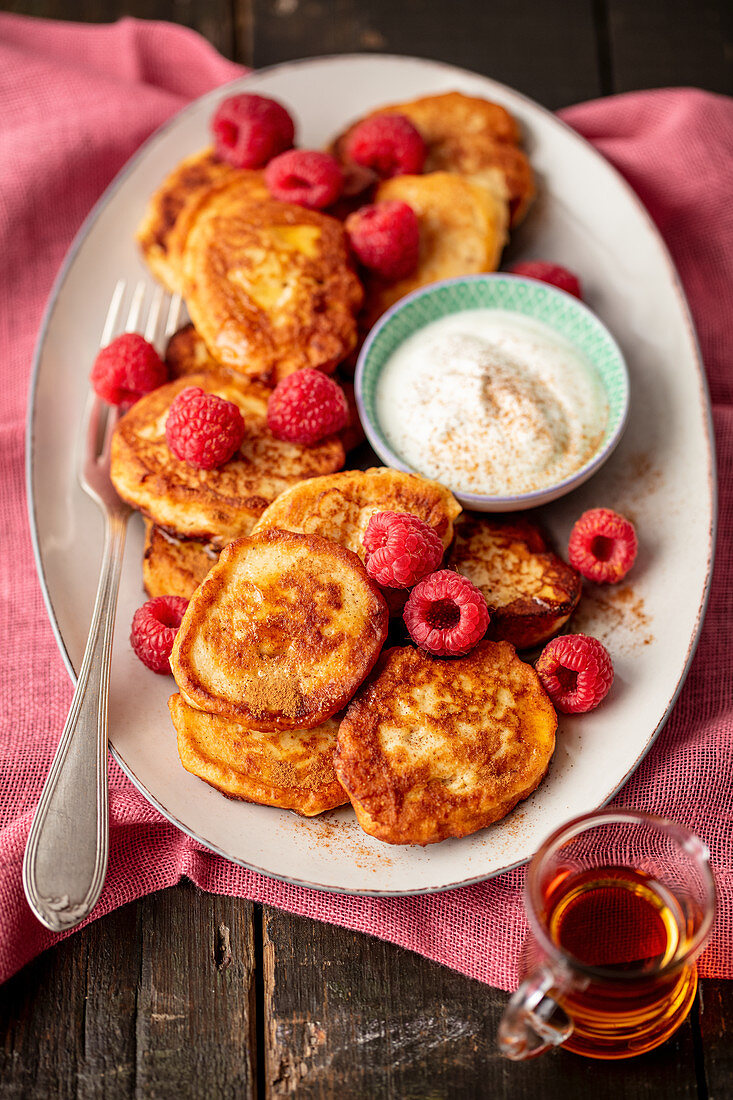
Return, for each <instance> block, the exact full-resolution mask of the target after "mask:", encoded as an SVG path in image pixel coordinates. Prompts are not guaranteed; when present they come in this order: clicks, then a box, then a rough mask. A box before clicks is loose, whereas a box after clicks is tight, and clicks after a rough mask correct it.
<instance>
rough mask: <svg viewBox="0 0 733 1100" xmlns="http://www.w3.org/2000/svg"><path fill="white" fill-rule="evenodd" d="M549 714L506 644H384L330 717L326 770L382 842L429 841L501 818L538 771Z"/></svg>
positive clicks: (548, 749)
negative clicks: (458, 647)
mask: <svg viewBox="0 0 733 1100" xmlns="http://www.w3.org/2000/svg"><path fill="white" fill-rule="evenodd" d="M556 726H557V717H556V715H555V711H554V709H553V707H552V704H551V703H550V700H549V699H548V697H547V695H546V694H545V691H544V689H543V688H542V685H541V684H540V681H539V677H538V676H537V674H536V672H535V671H534V669H533V668H532V667H531V666H530V665H527V664H524V662H523V661H520V660H519V658H518V657H517V655H516V653H515V652H514V648H513V647H512V646H510V645H508V644H507V643H506V642H490V641H482V642H479V644H478V645H477V646H476V648H475V649H473V650H472V651H471V652H470V653H469V654H468V655H467V656H465V657H459V658H455V659H452V660H446V659H445V658H439V657H431V656H429V655H428V654H427V653H423V652H422V651H421V650H419V649H390V650H388V651H387V652H385V653H384V654H383V656H382V658H381V660H380V661H379V663H378V664H377V667H376V668H375V670H374V673H373V675H372V676H371V677H370V679H369V680H368V681H367V683H366V684H364V686H363V687H362V688H361V690H360V691H359V692H358V693H357V695H356V697H355V699H354V700H353V702H352V703H351V705H350V706H349V708H348V710H347V712H346V715H345V717H344V719H343V721H342V722H341V725H340V727H339V733H338V745H337V749H336V775H337V776H338V778H339V780H340V781H341V783H342V785H343V786H344V787H345V789H346V792H347V794H348V796H349V798H350V799H351V802H352V804H353V806H354V809H355V811H356V816H357V817H358V819H359V824H360V825H361V827H362V828H363V829H364V830H365V832H367V833H369V834H370V835H371V836H374V837H376V838H377V839H378V840H383V841H386V842H387V843H388V844H434V843H435V842H436V841H439V840H445V839H446V838H447V837H451V836H456V837H459V836H467V835H468V834H469V833H474V832H476V831H477V830H478V829H483V828H484V827H485V826H486V825H490V824H491V823H492V822H494V821H498V820H499V819H500V818H502V817H505V816H506V815H507V814H508V813H509V812H510V810H512V809H513V808H514V806H516V804H517V802H519V801H521V800H522V799H523V798H527V796H528V795H529V794H531V793H532V791H533V790H534V789H535V787H536V786H537V785H538V784H539V783H540V781H541V780H542V778H543V776H544V775H545V773H546V771H547V768H548V765H549V763H550V759H551V757H552V753H553V751H554V748H555V729H556Z"/></svg>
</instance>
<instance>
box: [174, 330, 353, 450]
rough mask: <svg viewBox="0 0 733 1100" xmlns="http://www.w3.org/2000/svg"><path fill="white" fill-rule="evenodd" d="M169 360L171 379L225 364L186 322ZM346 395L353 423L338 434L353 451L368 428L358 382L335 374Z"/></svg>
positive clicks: (345, 447) (175, 339)
mask: <svg viewBox="0 0 733 1100" xmlns="http://www.w3.org/2000/svg"><path fill="white" fill-rule="evenodd" d="M165 361H166V363H167V365H168V370H169V372H170V376H171V378H183V377H184V375H187V374H198V373H200V372H201V371H205V370H213V371H221V369H222V368H221V367H220V366H219V364H218V363H217V361H216V360H215V359H212V357H211V355H210V354H209V349H208V348H207V346H206V344H205V342H204V340H203V338H202V337H201V336H199V334H198V333H197V332H196V329H195V328H194V327H193V325H191V324H188V325H184V326H183V328H179V329H178V331H177V332H174V333H173V335H172V336H171V338H170V340H169V341H168V346H167V348H166V351H165ZM334 381H335V382H338V384H339V386H341V389H342V390H343V391H344V394H345V396H346V403H347V404H348V406H349V423H348V424H347V425H346V427H345V428H344V429H343V430H342V431H340V432H339V433H338V434H339V436H340V438H341V441H342V443H343V445H344V450H345V451H351V450H353V449H354V448H355V447H358V446H359V444H360V443H363V442H364V439H365V435H364V429H363V428H362V426H361V421H360V420H359V410H358V408H357V405H356V398H355V397H354V384H353V382H351V381H349V380H348V379H346V378H342V377H340V375H339V376H335V377H334Z"/></svg>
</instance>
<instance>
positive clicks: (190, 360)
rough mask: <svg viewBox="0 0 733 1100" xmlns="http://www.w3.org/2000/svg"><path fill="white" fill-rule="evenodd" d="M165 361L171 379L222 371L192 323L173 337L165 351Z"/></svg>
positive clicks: (180, 329)
mask: <svg viewBox="0 0 733 1100" xmlns="http://www.w3.org/2000/svg"><path fill="white" fill-rule="evenodd" d="M165 361H166V364H167V366H168V371H169V374H170V377H171V378H183V377H184V376H185V375H187V374H200V373H201V371H207V370H209V371H221V366H220V365H219V363H217V361H216V359H214V357H213V356H212V355H211V354H210V352H209V349H208V348H207V346H206V341H205V340H204V339H203V337H201V336H199V334H198V332H197V331H196V329H195V328H194V327H193V325H192V324H190V323H189V324H187V325H184V326H183V328H179V329H178V331H177V332H174V333H173V335H172V336H171V338H170V340H169V341H168V346H167V347H166V349H165Z"/></svg>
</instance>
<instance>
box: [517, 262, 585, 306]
mask: <svg viewBox="0 0 733 1100" xmlns="http://www.w3.org/2000/svg"><path fill="white" fill-rule="evenodd" d="M509 271H510V272H511V273H512V275H522V276H523V277H524V278H525V279H537V281H538V282H540V283H550V285H551V286H556V287H559V289H560V290H564V291H565V292H566V293H567V294H572V295H573V296H574V297H575V298H581V299H582V297H583V292H582V290H581V288H580V279H579V278H578V276H577V275H573V273H572V271H568V269H567V268H566V267H561V266H560V264H551V263H548V262H547V261H546V260H524V261H523V262H522V263H518V264H513V265H512V266H511V267H510V268H509Z"/></svg>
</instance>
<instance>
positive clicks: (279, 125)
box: [211, 94, 295, 168]
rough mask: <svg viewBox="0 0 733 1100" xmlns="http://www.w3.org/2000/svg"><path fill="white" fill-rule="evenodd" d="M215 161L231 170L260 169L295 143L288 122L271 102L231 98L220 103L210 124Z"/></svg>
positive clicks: (261, 98)
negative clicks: (232, 168) (223, 162)
mask: <svg viewBox="0 0 733 1100" xmlns="http://www.w3.org/2000/svg"><path fill="white" fill-rule="evenodd" d="M211 130H212V133H213V135H214V150H215V152H216V155H217V157H218V158H219V160H223V161H226V163H227V164H231V165H233V166H234V167H235V168H262V167H263V166H264V165H265V164H267V162H268V161H269V160H272V158H273V157H276V156H277V155H278V153H282V152H284V151H285V150H286V149H290V147H291V146H292V144H293V141H294V140H295V125H294V123H293V120H292V118H291V117H290V115H289V114H288V112H287V111H286V110H285V108H284V107H283V106H282V104H281V103H278V102H277V101H276V100H274V99H268V98H267V97H266V96H262V95H248V94H243V95H232V96H229V98H228V99H225V100H222V102H221V103H220V104H219V106H218V107H217V109H216V113H215V114H214V117H213V118H212V120H211Z"/></svg>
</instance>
